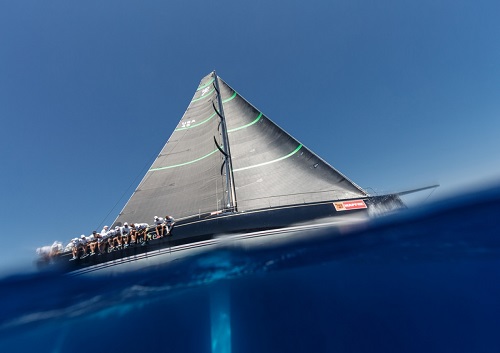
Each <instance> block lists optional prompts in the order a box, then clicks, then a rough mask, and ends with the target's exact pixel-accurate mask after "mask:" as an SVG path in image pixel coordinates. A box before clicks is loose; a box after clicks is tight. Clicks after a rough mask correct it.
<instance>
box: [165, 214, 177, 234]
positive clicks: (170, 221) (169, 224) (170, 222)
mask: <svg viewBox="0 0 500 353" xmlns="http://www.w3.org/2000/svg"><path fill="white" fill-rule="evenodd" d="M174 225H175V219H174V217H172V216H168V215H167V216H165V227H166V228H167V235H172V229H174Z"/></svg>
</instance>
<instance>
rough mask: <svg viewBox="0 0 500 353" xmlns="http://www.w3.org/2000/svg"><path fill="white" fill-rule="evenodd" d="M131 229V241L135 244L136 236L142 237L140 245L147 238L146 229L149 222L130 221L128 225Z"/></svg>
mask: <svg viewBox="0 0 500 353" xmlns="http://www.w3.org/2000/svg"><path fill="white" fill-rule="evenodd" d="M130 227H132V230H131V231H130V235H131V237H132V243H134V244H137V238H138V237H142V236H143V237H144V238H143V240H142V245H144V244H145V243H146V241H147V240H148V238H147V229H148V228H149V224H147V223H132V224H131V225H130Z"/></svg>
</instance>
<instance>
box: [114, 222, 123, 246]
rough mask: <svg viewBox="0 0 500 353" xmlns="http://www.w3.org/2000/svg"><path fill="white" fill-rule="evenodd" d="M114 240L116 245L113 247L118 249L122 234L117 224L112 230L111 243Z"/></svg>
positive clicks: (120, 244)
mask: <svg viewBox="0 0 500 353" xmlns="http://www.w3.org/2000/svg"><path fill="white" fill-rule="evenodd" d="M115 241H116V243H117V244H118V245H117V246H116V247H114V249H120V248H121V247H122V235H121V233H120V227H118V226H116V227H115V229H114V232H113V240H112V242H113V244H114V242H115Z"/></svg>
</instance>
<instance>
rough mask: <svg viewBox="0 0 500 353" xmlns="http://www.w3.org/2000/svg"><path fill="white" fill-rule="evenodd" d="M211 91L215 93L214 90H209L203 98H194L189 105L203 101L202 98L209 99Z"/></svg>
mask: <svg viewBox="0 0 500 353" xmlns="http://www.w3.org/2000/svg"><path fill="white" fill-rule="evenodd" d="M213 91H215V88H212V90H210V91H209V92H208V93H206V94H204V95H203V96H201V97H198V98H196V99H193V100H192V101H191V103H193V102H196V101H199V100H200V99H203V98H207V97H210V94H212V92H213Z"/></svg>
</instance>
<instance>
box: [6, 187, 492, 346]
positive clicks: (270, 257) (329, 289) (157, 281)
mask: <svg viewBox="0 0 500 353" xmlns="http://www.w3.org/2000/svg"><path fill="white" fill-rule="evenodd" d="M499 221H500V187H491V188H489V189H487V190H482V191H480V192H474V193H469V194H466V195H461V196H459V197H455V198H452V199H448V200H443V201H440V202H436V203H434V204H430V205H426V206H424V207H419V208H416V209H411V210H407V211H404V212H400V213H398V214H395V215H391V216H388V217H385V218H381V219H377V220H373V221H370V222H368V223H366V224H363V225H362V226H357V227H354V228H353V229H350V228H349V229H343V230H341V231H334V230H330V231H328V232H322V233H321V234H314V235H313V234H301V236H300V239H299V238H297V239H294V240H293V241H290V242H284V243H278V244H273V245H272V246H271V245H270V246H260V247H244V246H235V245H234V244H233V245H231V246H225V247H221V248H218V249H215V250H212V251H209V252H206V253H203V254H199V255H196V256H193V257H188V258H186V259H184V260H182V261H176V262H174V263H170V264H168V265H165V266H163V267H157V268H153V269H149V270H147V271H146V270H145V271H142V272H140V273H127V274H124V275H115V276H109V277H95V278H86V277H70V276H67V275H62V274H60V273H54V272H41V273H35V274H33V273H31V274H26V273H24V274H23V273H16V274H12V275H11V276H9V277H7V278H3V279H1V280H0V302H1V310H0V352H111V351H112V352H221V353H222V352H224V353H226V352H248V353H250V352H251V353H255V352H259V353H261V352H384V353H387V352H500V225H499Z"/></svg>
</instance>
